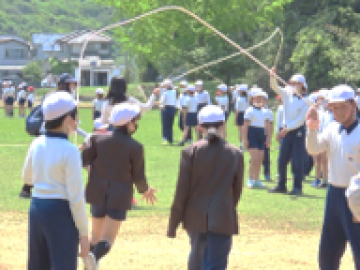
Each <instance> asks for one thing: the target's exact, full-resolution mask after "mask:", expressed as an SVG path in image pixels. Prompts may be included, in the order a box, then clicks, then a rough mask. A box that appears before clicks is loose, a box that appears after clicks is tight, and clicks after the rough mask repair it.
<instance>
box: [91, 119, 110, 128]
mask: <svg viewBox="0 0 360 270" xmlns="http://www.w3.org/2000/svg"><path fill="white" fill-rule="evenodd" d="M108 127H109V125H108V124H104V123H103V122H102V121H101V118H100V117H99V118H96V119H95V121H94V128H95V129H97V130H100V129H107V128H108Z"/></svg>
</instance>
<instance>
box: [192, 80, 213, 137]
mask: <svg viewBox="0 0 360 270" xmlns="http://www.w3.org/2000/svg"><path fill="white" fill-rule="evenodd" d="M195 87H196V93H195V98H196V102H197V104H198V105H197V106H198V110H197V112H198V113H199V112H200V110H201V109H202V108H204V107H205V106H207V105H211V100H210V94H209V92H208V91H206V90H204V82H203V81H201V80H198V81H196V83H195ZM196 135H197V139H198V140H200V139H201V138H202V137H203V136H202V135H203V134H202V132H201V131H200V130H199V129H198V130H197V131H196Z"/></svg>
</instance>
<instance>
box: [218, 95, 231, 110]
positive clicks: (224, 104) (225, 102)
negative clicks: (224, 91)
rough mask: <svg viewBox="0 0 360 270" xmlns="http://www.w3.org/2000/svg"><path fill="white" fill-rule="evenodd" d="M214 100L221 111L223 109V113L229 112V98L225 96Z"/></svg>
mask: <svg viewBox="0 0 360 270" xmlns="http://www.w3.org/2000/svg"><path fill="white" fill-rule="evenodd" d="M215 100H216V102H217V104H218V105H219V106H220V108H221V109H223V108H225V112H228V111H229V97H228V96H227V95H224V96H217V97H216V98H215Z"/></svg>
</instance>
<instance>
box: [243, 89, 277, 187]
mask: <svg viewBox="0 0 360 270" xmlns="http://www.w3.org/2000/svg"><path fill="white" fill-rule="evenodd" d="M262 93H263V92H262V90H261V89H260V88H258V90H256V91H253V92H252V96H251V103H252V104H253V106H251V107H249V108H248V109H247V110H246V112H245V116H244V119H245V122H244V130H243V132H244V134H245V137H244V146H245V147H246V148H247V149H248V150H249V153H250V156H251V162H250V167H249V179H248V183H247V185H248V187H249V188H255V187H259V188H265V185H264V184H263V183H262V182H261V181H260V179H259V175H260V170H261V164H262V163H263V159H264V149H265V146H269V145H270V142H269V139H270V138H271V136H266V135H267V132H268V128H267V126H268V121H269V114H268V112H267V111H266V110H265V109H264V108H263V107H262V103H261V99H262V98H261V96H262V95H263V94H262Z"/></svg>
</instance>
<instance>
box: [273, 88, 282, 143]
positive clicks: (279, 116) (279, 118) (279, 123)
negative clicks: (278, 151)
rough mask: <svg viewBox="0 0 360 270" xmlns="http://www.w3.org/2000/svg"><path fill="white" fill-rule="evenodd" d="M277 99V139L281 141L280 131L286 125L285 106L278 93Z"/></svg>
mask: <svg viewBox="0 0 360 270" xmlns="http://www.w3.org/2000/svg"><path fill="white" fill-rule="evenodd" d="M276 100H277V101H278V107H277V110H276V126H275V133H276V141H277V142H278V143H280V141H281V138H280V136H279V133H280V131H281V130H282V128H283V126H284V106H283V103H282V99H281V96H279V95H277V96H276Z"/></svg>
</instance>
